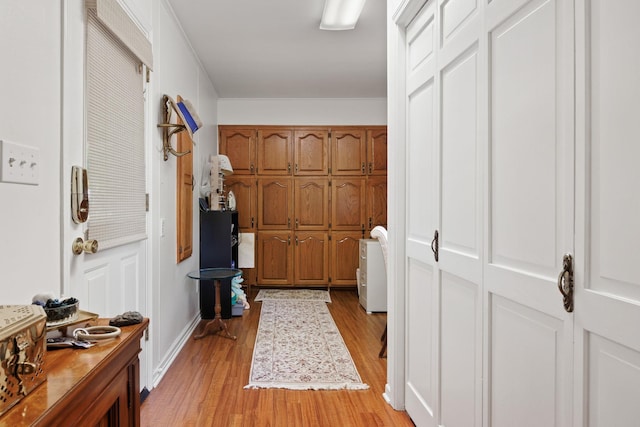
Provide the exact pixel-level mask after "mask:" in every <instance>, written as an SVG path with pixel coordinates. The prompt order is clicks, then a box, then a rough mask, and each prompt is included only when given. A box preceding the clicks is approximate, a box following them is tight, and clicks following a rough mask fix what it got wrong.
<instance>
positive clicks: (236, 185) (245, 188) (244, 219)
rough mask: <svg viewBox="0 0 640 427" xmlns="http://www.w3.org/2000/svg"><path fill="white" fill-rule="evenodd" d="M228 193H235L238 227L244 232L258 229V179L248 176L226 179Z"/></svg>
mask: <svg viewBox="0 0 640 427" xmlns="http://www.w3.org/2000/svg"><path fill="white" fill-rule="evenodd" d="M224 186H225V187H226V189H227V191H233V196H234V197H235V199H236V210H237V211H238V227H239V228H240V229H241V230H242V231H252V230H255V228H256V219H257V218H256V205H257V201H258V194H257V185H256V179H255V178H253V177H248V176H244V177H243V176H234V175H232V176H231V177H229V178H227V179H225V181H224Z"/></svg>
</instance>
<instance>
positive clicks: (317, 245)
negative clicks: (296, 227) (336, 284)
mask: <svg viewBox="0 0 640 427" xmlns="http://www.w3.org/2000/svg"><path fill="white" fill-rule="evenodd" d="M294 236H295V237H294V240H295V248H294V263H295V264H294V265H295V268H294V284H295V285H296V286H310V285H315V286H317V285H322V286H326V285H327V283H328V282H329V233H328V232H326V231H300V232H296V233H295V234H294Z"/></svg>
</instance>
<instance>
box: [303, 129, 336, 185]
mask: <svg viewBox="0 0 640 427" xmlns="http://www.w3.org/2000/svg"><path fill="white" fill-rule="evenodd" d="M294 139H295V168H294V173H295V174H296V175H327V174H328V173H329V132H328V131H327V130H325V129H322V130H312V129H297V130H296V132H295V138H294Z"/></svg>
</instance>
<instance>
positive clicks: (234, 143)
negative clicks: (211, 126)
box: [218, 126, 257, 175]
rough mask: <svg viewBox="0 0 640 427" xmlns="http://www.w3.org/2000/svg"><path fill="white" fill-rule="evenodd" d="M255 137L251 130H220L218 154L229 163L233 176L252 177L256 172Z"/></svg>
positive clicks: (237, 128) (235, 127) (225, 128)
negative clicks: (223, 156)
mask: <svg viewBox="0 0 640 427" xmlns="http://www.w3.org/2000/svg"><path fill="white" fill-rule="evenodd" d="M256 135H257V132H256V130H255V129H252V128H245V127H239V126H225V127H221V128H220V139H219V141H220V142H219V147H218V152H219V153H220V154H225V155H226V156H227V157H228V158H229V161H230V162H231V167H233V173H234V175H253V174H254V173H255V171H256Z"/></svg>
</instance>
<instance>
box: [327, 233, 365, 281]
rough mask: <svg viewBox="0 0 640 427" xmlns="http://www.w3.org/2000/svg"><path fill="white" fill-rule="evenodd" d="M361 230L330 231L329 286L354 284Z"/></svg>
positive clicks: (361, 235) (361, 236)
mask: <svg viewBox="0 0 640 427" xmlns="http://www.w3.org/2000/svg"><path fill="white" fill-rule="evenodd" d="M363 234H364V233H363V232H362V231H332V232H331V272H330V274H331V286H354V285H355V284H356V270H357V268H358V265H359V259H358V256H359V255H358V250H359V245H360V239H362V238H363Z"/></svg>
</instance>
